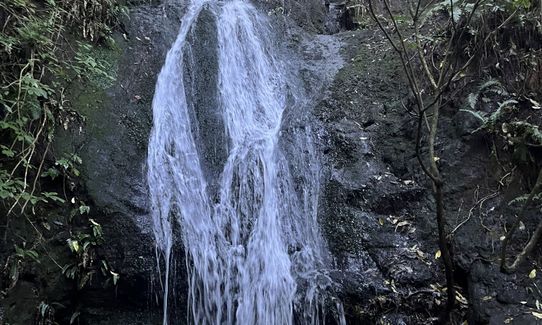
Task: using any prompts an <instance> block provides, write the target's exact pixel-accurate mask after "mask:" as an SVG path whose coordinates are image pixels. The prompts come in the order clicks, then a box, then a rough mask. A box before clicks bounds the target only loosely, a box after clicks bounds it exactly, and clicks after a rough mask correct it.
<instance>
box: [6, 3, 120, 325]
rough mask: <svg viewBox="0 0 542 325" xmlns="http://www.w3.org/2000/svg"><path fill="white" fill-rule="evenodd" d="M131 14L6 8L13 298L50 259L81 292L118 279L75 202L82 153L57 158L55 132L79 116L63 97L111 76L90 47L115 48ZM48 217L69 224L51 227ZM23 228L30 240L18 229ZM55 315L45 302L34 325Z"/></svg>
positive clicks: (105, 8) (103, 6) (98, 8)
mask: <svg viewBox="0 0 542 325" xmlns="http://www.w3.org/2000/svg"><path fill="white" fill-rule="evenodd" d="M126 12H127V11H126V7H125V6H124V5H122V3H121V2H120V1H117V0H89V1H78V0H75V1H74V0H46V1H37V0H7V1H2V2H1V3H0V22H1V25H0V211H1V212H2V215H3V216H2V218H1V219H0V220H2V221H3V222H4V224H3V225H2V228H4V231H3V236H2V237H3V238H2V241H3V243H2V245H7V244H9V243H10V242H11V243H13V244H14V245H15V246H14V253H13V254H12V255H11V256H10V257H9V258H8V260H7V263H6V265H5V268H4V271H5V273H6V275H7V279H8V280H7V281H6V283H5V284H4V286H5V289H6V290H10V289H11V288H13V287H14V286H15V284H16V282H17V280H18V278H19V275H20V273H21V271H22V270H23V269H24V267H25V265H27V264H31V263H42V262H43V258H48V259H50V260H52V261H53V262H54V265H56V267H58V271H59V272H62V273H63V274H64V275H65V276H66V277H67V278H69V279H73V280H75V281H76V282H77V286H78V288H79V289H82V288H83V287H84V286H85V285H86V284H87V283H88V282H89V281H90V280H91V279H92V277H93V276H95V273H97V272H100V273H102V276H103V277H105V278H106V279H108V280H107V281H110V282H112V283H113V284H116V282H117V280H118V278H119V275H118V274H116V273H115V272H114V271H113V270H112V269H111V268H110V266H109V265H108V264H107V261H105V260H103V259H101V258H100V257H99V256H98V253H97V252H98V248H99V246H100V245H101V244H102V243H103V241H104V238H103V233H102V230H101V226H100V225H99V224H98V223H97V222H96V221H95V220H93V219H90V218H89V211H90V208H89V207H88V206H87V205H86V204H85V203H84V202H83V200H82V198H79V197H78V195H77V193H78V190H77V187H78V185H77V184H78V177H79V176H80V171H79V169H78V168H79V167H78V166H79V165H80V164H81V162H82V161H81V158H80V157H79V156H78V155H77V154H76V153H67V154H64V156H61V157H55V155H54V153H53V152H52V150H51V149H52V141H53V139H54V136H55V132H56V131H57V129H58V128H59V127H63V128H67V127H68V124H69V123H70V121H72V119H73V116H78V113H77V107H72V105H71V103H70V102H69V101H68V100H67V98H66V92H67V91H68V90H69V88H70V87H71V86H72V85H74V84H78V83H84V82H88V81H89V80H95V79H100V80H105V81H108V82H110V81H111V80H112V79H113V78H114V77H113V76H112V75H110V71H109V70H108V69H107V65H106V64H105V63H104V62H102V61H101V60H100V59H99V58H96V57H95V56H93V53H92V51H90V43H89V42H93V43H94V44H95V45H100V46H106V45H107V46H114V41H113V39H112V38H111V33H112V31H113V30H114V29H115V28H118V27H119V26H120V24H121V19H122V17H123V15H124V14H125V13H126ZM81 119H83V117H81ZM51 211H56V212H55V213H58V214H64V217H63V218H60V219H55V220H48V217H49V216H50V215H51ZM21 220H24V222H26V223H27V225H29V226H30V229H33V230H34V234H33V235H29V234H25V233H19V231H20V230H17V227H12V225H13V224H18V223H20V222H21ZM52 222H53V223H52ZM52 227H60V228H63V229H65V230H66V232H67V233H68V234H69V235H68V236H67V237H68V238H66V243H67V247H69V249H70V250H71V252H72V253H73V256H72V259H71V261H70V262H68V263H67V264H66V265H62V264H60V263H59V262H58V261H57V260H56V259H55V257H54V256H52V255H50V253H49V251H48V248H47V240H48V237H47V235H44V232H47V231H50V230H51V228H52ZM53 311H54V306H52V305H49V304H46V303H43V304H42V305H40V307H39V312H38V316H37V319H41V320H43V321H44V319H45V318H47V319H50V317H52V315H53V314H54V312H53ZM73 320H74V319H72V321H73ZM38 323H40V324H41V322H38ZM44 324H45V323H44ZM46 324H49V323H48V322H47V323H46Z"/></svg>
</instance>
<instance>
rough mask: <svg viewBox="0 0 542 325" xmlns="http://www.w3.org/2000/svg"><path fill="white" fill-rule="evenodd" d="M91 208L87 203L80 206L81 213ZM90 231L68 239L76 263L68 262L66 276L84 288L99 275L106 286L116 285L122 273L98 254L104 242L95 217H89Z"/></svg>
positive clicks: (64, 268)
mask: <svg viewBox="0 0 542 325" xmlns="http://www.w3.org/2000/svg"><path fill="white" fill-rule="evenodd" d="M88 210H89V208H88V207H87V206H85V205H81V206H80V207H79V213H80V214H81V215H82V214H85V213H88ZM89 222H90V224H89V226H90V227H89V229H90V231H88V232H78V233H76V234H74V235H73V236H72V237H71V238H68V239H67V241H66V242H67V244H68V247H69V249H70V251H71V252H72V254H73V255H74V256H75V258H76V261H75V262H74V263H69V264H66V265H65V266H64V267H63V269H62V273H63V274H64V275H65V276H66V278H68V279H71V280H74V281H76V283H77V288H78V289H79V290H81V289H83V288H84V287H85V286H87V285H88V284H89V283H91V282H92V280H93V278H94V277H96V276H97V275H100V276H102V277H103V278H105V279H106V280H105V281H104V283H103V284H104V286H107V285H109V284H111V283H112V284H113V285H116V284H117V282H118V280H119V278H120V275H119V274H118V273H116V272H114V271H113V269H111V267H110V266H109V264H108V263H107V261H106V260H105V259H103V258H101V257H100V256H99V255H98V249H99V247H100V246H101V245H102V244H103V243H104V237H103V230H102V226H101V225H100V224H99V223H97V222H96V221H95V220H93V219H89Z"/></svg>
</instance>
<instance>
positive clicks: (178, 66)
mask: <svg viewBox="0 0 542 325" xmlns="http://www.w3.org/2000/svg"><path fill="white" fill-rule="evenodd" d="M204 7H205V8H206V9H207V10H210V11H211V12H212V14H213V15H214V16H215V17H216V20H217V23H216V25H217V29H218V30H217V31H207V32H209V33H212V32H216V33H217V38H218V50H217V51H218V67H219V71H218V84H217V85H216V87H217V89H218V92H217V93H218V96H219V101H218V102H219V107H216V111H217V112H219V113H220V114H221V115H222V117H223V120H224V125H225V128H226V130H224V133H225V134H226V136H227V137H228V139H229V141H228V143H229V145H228V158H227V161H226V162H225V164H224V169H223V171H222V174H221V177H220V180H218V184H219V186H218V187H219V190H218V197H217V198H215V199H212V198H211V197H210V195H209V193H208V190H207V182H208V181H211V180H206V179H205V177H204V173H203V172H202V164H201V162H200V158H199V154H201V153H199V152H198V151H197V145H196V143H195V141H194V134H193V130H192V128H191V122H190V121H191V120H190V116H189V112H190V110H189V105H190V103H187V98H186V94H185V85H184V80H183V79H184V76H183V65H184V64H187V63H186V62H187V61H190V60H187V61H185V60H184V58H185V56H186V55H189V54H187V53H185V48H186V47H187V45H188V44H187V36H188V34H189V33H190V31H191V29H192V28H193V27H194V25H195V24H196V23H197V18H198V15H199V13H200V12H201V10H203V8H204ZM266 19H267V18H266V17H265V16H263V15H260V14H259V13H258V12H257V10H256V9H255V8H254V7H253V6H252V5H251V4H249V3H247V2H243V1H239V0H232V1H230V2H224V3H222V2H221V3H210V2H209V1H205V0H203V1H202V0H195V1H194V2H193V3H192V4H191V6H190V8H189V9H188V11H187V13H186V14H185V16H184V17H183V19H182V24H181V28H180V31H179V35H178V37H177V40H176V41H175V43H174V44H173V47H172V48H171V50H170V51H169V53H168V55H167V58H166V62H165V64H164V67H163V69H162V71H161V73H160V75H159V77H158V81H157V85H156V91H155V96H154V100H153V119H154V120H153V123H154V126H153V130H152V133H151V137H150V142H149V151H148V176H147V177H148V184H149V190H150V198H151V204H152V217H153V223H154V235H155V239H156V244H157V250H158V252H159V253H160V254H159V256H158V257H159V258H163V261H165V267H164V268H162V269H163V274H162V277H163V278H164V281H163V289H164V322H163V323H164V324H179V323H181V321H180V320H176V319H168V310H169V306H170V301H168V300H169V299H171V298H172V297H175V295H174V294H172V293H171V292H170V291H171V290H170V288H169V283H170V282H171V281H170V280H171V279H170V278H171V277H174V276H175V274H172V272H171V269H172V267H171V265H170V264H171V261H172V260H173V258H174V257H173V256H172V251H173V247H174V242H175V237H176V236H181V238H182V242H183V244H184V247H185V251H186V255H187V256H186V264H187V268H188V276H189V297H188V314H189V315H188V317H189V322H190V323H193V324H242V325H245V324H270V325H272V324H293V323H294V310H295V314H296V321H295V322H296V323H301V324H318V323H323V317H324V312H325V311H324V310H323V306H324V299H325V291H326V289H328V288H329V287H330V285H331V281H330V279H329V278H328V277H327V276H326V275H325V274H324V273H323V272H321V271H319V270H321V269H322V268H323V255H324V252H325V250H324V249H323V245H322V243H321V239H320V236H319V232H318V224H317V220H316V208H317V207H316V206H317V203H318V187H319V183H318V179H319V175H318V171H319V166H318V162H317V159H316V154H315V151H314V148H313V145H312V141H311V135H310V129H309V128H308V127H306V128H304V130H301V131H299V132H297V133H296V134H294V135H292V139H291V140H290V142H291V145H292V146H294V148H295V149H296V155H295V157H293V158H291V160H292V161H291V162H290V164H289V163H288V161H287V160H286V158H285V155H284V154H283V152H282V149H281V146H280V145H279V140H280V133H281V132H280V129H281V123H282V118H283V112H284V110H285V109H286V107H288V105H290V106H291V105H296V102H297V100H296V98H299V97H300V96H299V95H298V94H296V91H295V89H296V87H295V81H294V80H292V78H291V76H290V74H287V73H286V67H285V65H284V64H283V63H282V61H281V60H279V59H277V58H276V57H275V56H274V55H273V48H272V44H271V43H270V40H269V35H268V33H269V32H268V30H267V29H268V26H269V24H268V22H267V20H266ZM186 52H188V51H186ZM220 131H221V130H200V132H220ZM297 151H299V152H297ZM289 165H290V166H295V169H296V170H295V175H296V176H297V178H296V183H295V184H294V181H293V177H292V174H293V173H291V172H290V170H289ZM177 225H179V226H177ZM175 228H180V229H181V233H180V234H177V232H178V231H177V232H176V231H175ZM339 309H340V308H339ZM341 320H342V321H343V319H341Z"/></svg>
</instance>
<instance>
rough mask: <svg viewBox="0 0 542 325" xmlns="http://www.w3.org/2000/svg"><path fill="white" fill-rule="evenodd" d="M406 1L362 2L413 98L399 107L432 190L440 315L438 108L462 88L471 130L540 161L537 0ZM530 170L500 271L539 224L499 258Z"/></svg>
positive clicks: (541, 69)
mask: <svg viewBox="0 0 542 325" xmlns="http://www.w3.org/2000/svg"><path fill="white" fill-rule="evenodd" d="M407 7H408V8H407V11H408V12H409V14H410V16H409V17H408V18H406V19H405V18H404V17H402V16H399V14H397V11H394V9H393V8H392V6H391V4H390V2H389V1H388V0H382V1H369V2H368V8H369V11H370V13H371V16H372V18H373V19H374V21H376V23H377V24H378V26H379V28H380V30H381V31H382V32H383V33H384V35H385V37H386V38H387V40H388V42H389V44H390V45H391V46H392V47H393V49H394V50H395V52H396V54H397V56H398V57H399V59H400V61H401V64H402V67H403V70H404V73H405V75H406V78H407V80H408V85H409V87H410V91H411V94H412V97H413V100H412V102H413V105H411V107H407V108H408V109H409V112H410V113H411V114H412V115H413V116H414V117H415V119H416V121H417V122H416V130H415V133H416V140H415V146H416V156H417V159H418V162H419V165H420V167H421V169H422V170H423V172H424V174H425V175H427V177H428V178H429V179H430V181H431V188H432V191H433V195H434V198H435V204H436V221H437V225H438V235H439V236H438V238H439V247H440V252H441V253H442V258H443V262H444V266H445V271H446V281H447V294H448V303H447V311H448V313H446V317H448V316H449V312H451V311H452V310H453V309H454V306H455V301H456V292H455V281H454V263H453V256H452V251H453V250H452V249H451V247H450V246H451V243H450V240H449V239H450V233H449V232H448V231H447V228H446V227H447V222H446V219H447V218H446V215H445V205H446V198H445V195H444V190H443V189H444V187H445V185H446V179H444V178H443V177H442V172H441V167H440V166H439V157H438V156H437V155H436V147H437V143H438V140H437V139H438V136H439V120H440V116H441V114H442V112H443V110H449V109H451V108H453V107H454V105H453V104H454V103H455V102H457V101H458V100H457V98H458V97H461V96H464V98H465V100H464V102H465V104H466V105H465V106H466V107H465V108H463V110H464V111H465V112H468V114H470V115H472V116H474V117H475V118H477V119H478V120H479V123H480V127H479V128H478V129H475V130H473V133H481V132H485V133H487V134H488V135H490V136H491V137H492V138H493V141H494V143H497V142H498V143H504V144H505V145H506V147H507V150H508V151H509V152H510V153H511V154H513V155H514V156H515V157H516V159H514V160H513V164H514V165H515V166H514V167H513V168H516V167H517V166H520V165H524V164H525V163H527V164H528V165H529V168H530V170H533V169H534V170H538V169H540V162H539V161H537V160H536V158H535V156H534V155H533V154H532V150H531V149H532V148H533V147H540V146H541V145H542V141H540V140H541V139H542V137H540V131H539V127H538V126H537V124H538V125H540V123H541V122H542V120H541V118H540V114H539V110H540V104H539V103H540V97H541V95H542V93H541V89H542V88H541V87H540V86H541V84H540V83H541V81H542V79H541V76H542V65H541V62H540V57H542V56H541V54H542V49H541V48H540V45H539V44H540V40H541V39H542V30H540V26H541V16H540V10H541V9H542V4H541V3H540V2H539V1H531V0H499V1H484V0H470V1H469V0H464V1H462V0H444V1H434V0H433V1H421V0H419V1H408V5H407ZM484 79H485V80H488V81H487V82H484V83H483V84H482V85H480V86H479V87H478V88H477V89H478V90H477V92H473V93H470V94H469V93H468V90H467V89H468V88H469V87H472V86H473V84H475V83H479V80H484ZM519 107H521V110H520V109H519ZM533 113H534V114H533ZM537 113H538V114H537ZM495 147H497V146H495ZM531 174H532V173H529V172H527V171H526V172H525V173H524V175H525V177H526V179H527V184H530V186H531V190H530V194H529V195H528V197H527V199H526V200H523V201H524V204H523V207H522V209H521V212H520V213H519V217H518V218H517V219H516V221H515V222H514V225H513V226H512V228H511V229H510V230H509V232H508V234H507V235H506V236H505V239H504V241H503V247H502V255H501V263H502V269H503V271H507V272H508V271H514V270H515V269H516V268H517V266H518V264H519V263H521V261H522V260H523V259H524V257H525V256H526V255H528V254H529V252H530V251H532V249H533V247H534V243H536V241H537V240H538V239H539V237H540V234H541V232H542V223H541V224H540V225H539V227H538V228H537V230H536V231H535V233H534V235H533V236H532V238H531V240H530V241H529V243H528V244H527V245H526V246H525V248H524V249H523V251H522V252H521V253H519V255H518V257H517V258H516V259H515V261H514V263H513V264H512V265H511V266H509V265H508V264H507V262H506V249H507V246H508V243H509V242H510V240H511V238H512V236H513V234H514V231H515V229H516V228H517V227H518V225H519V224H520V223H521V222H522V220H523V218H524V214H525V211H526V209H527V208H528V206H529V205H530V204H531V203H533V201H534V198H535V197H538V196H537V195H538V194H539V192H540V188H541V183H542V180H541V179H540V177H539V178H538V180H537V181H536V182H535V183H534V185H533V183H532V182H531V180H532V176H531ZM536 174H538V172H537V173H536ZM528 186H529V185H528ZM539 228H540V229H539Z"/></svg>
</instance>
